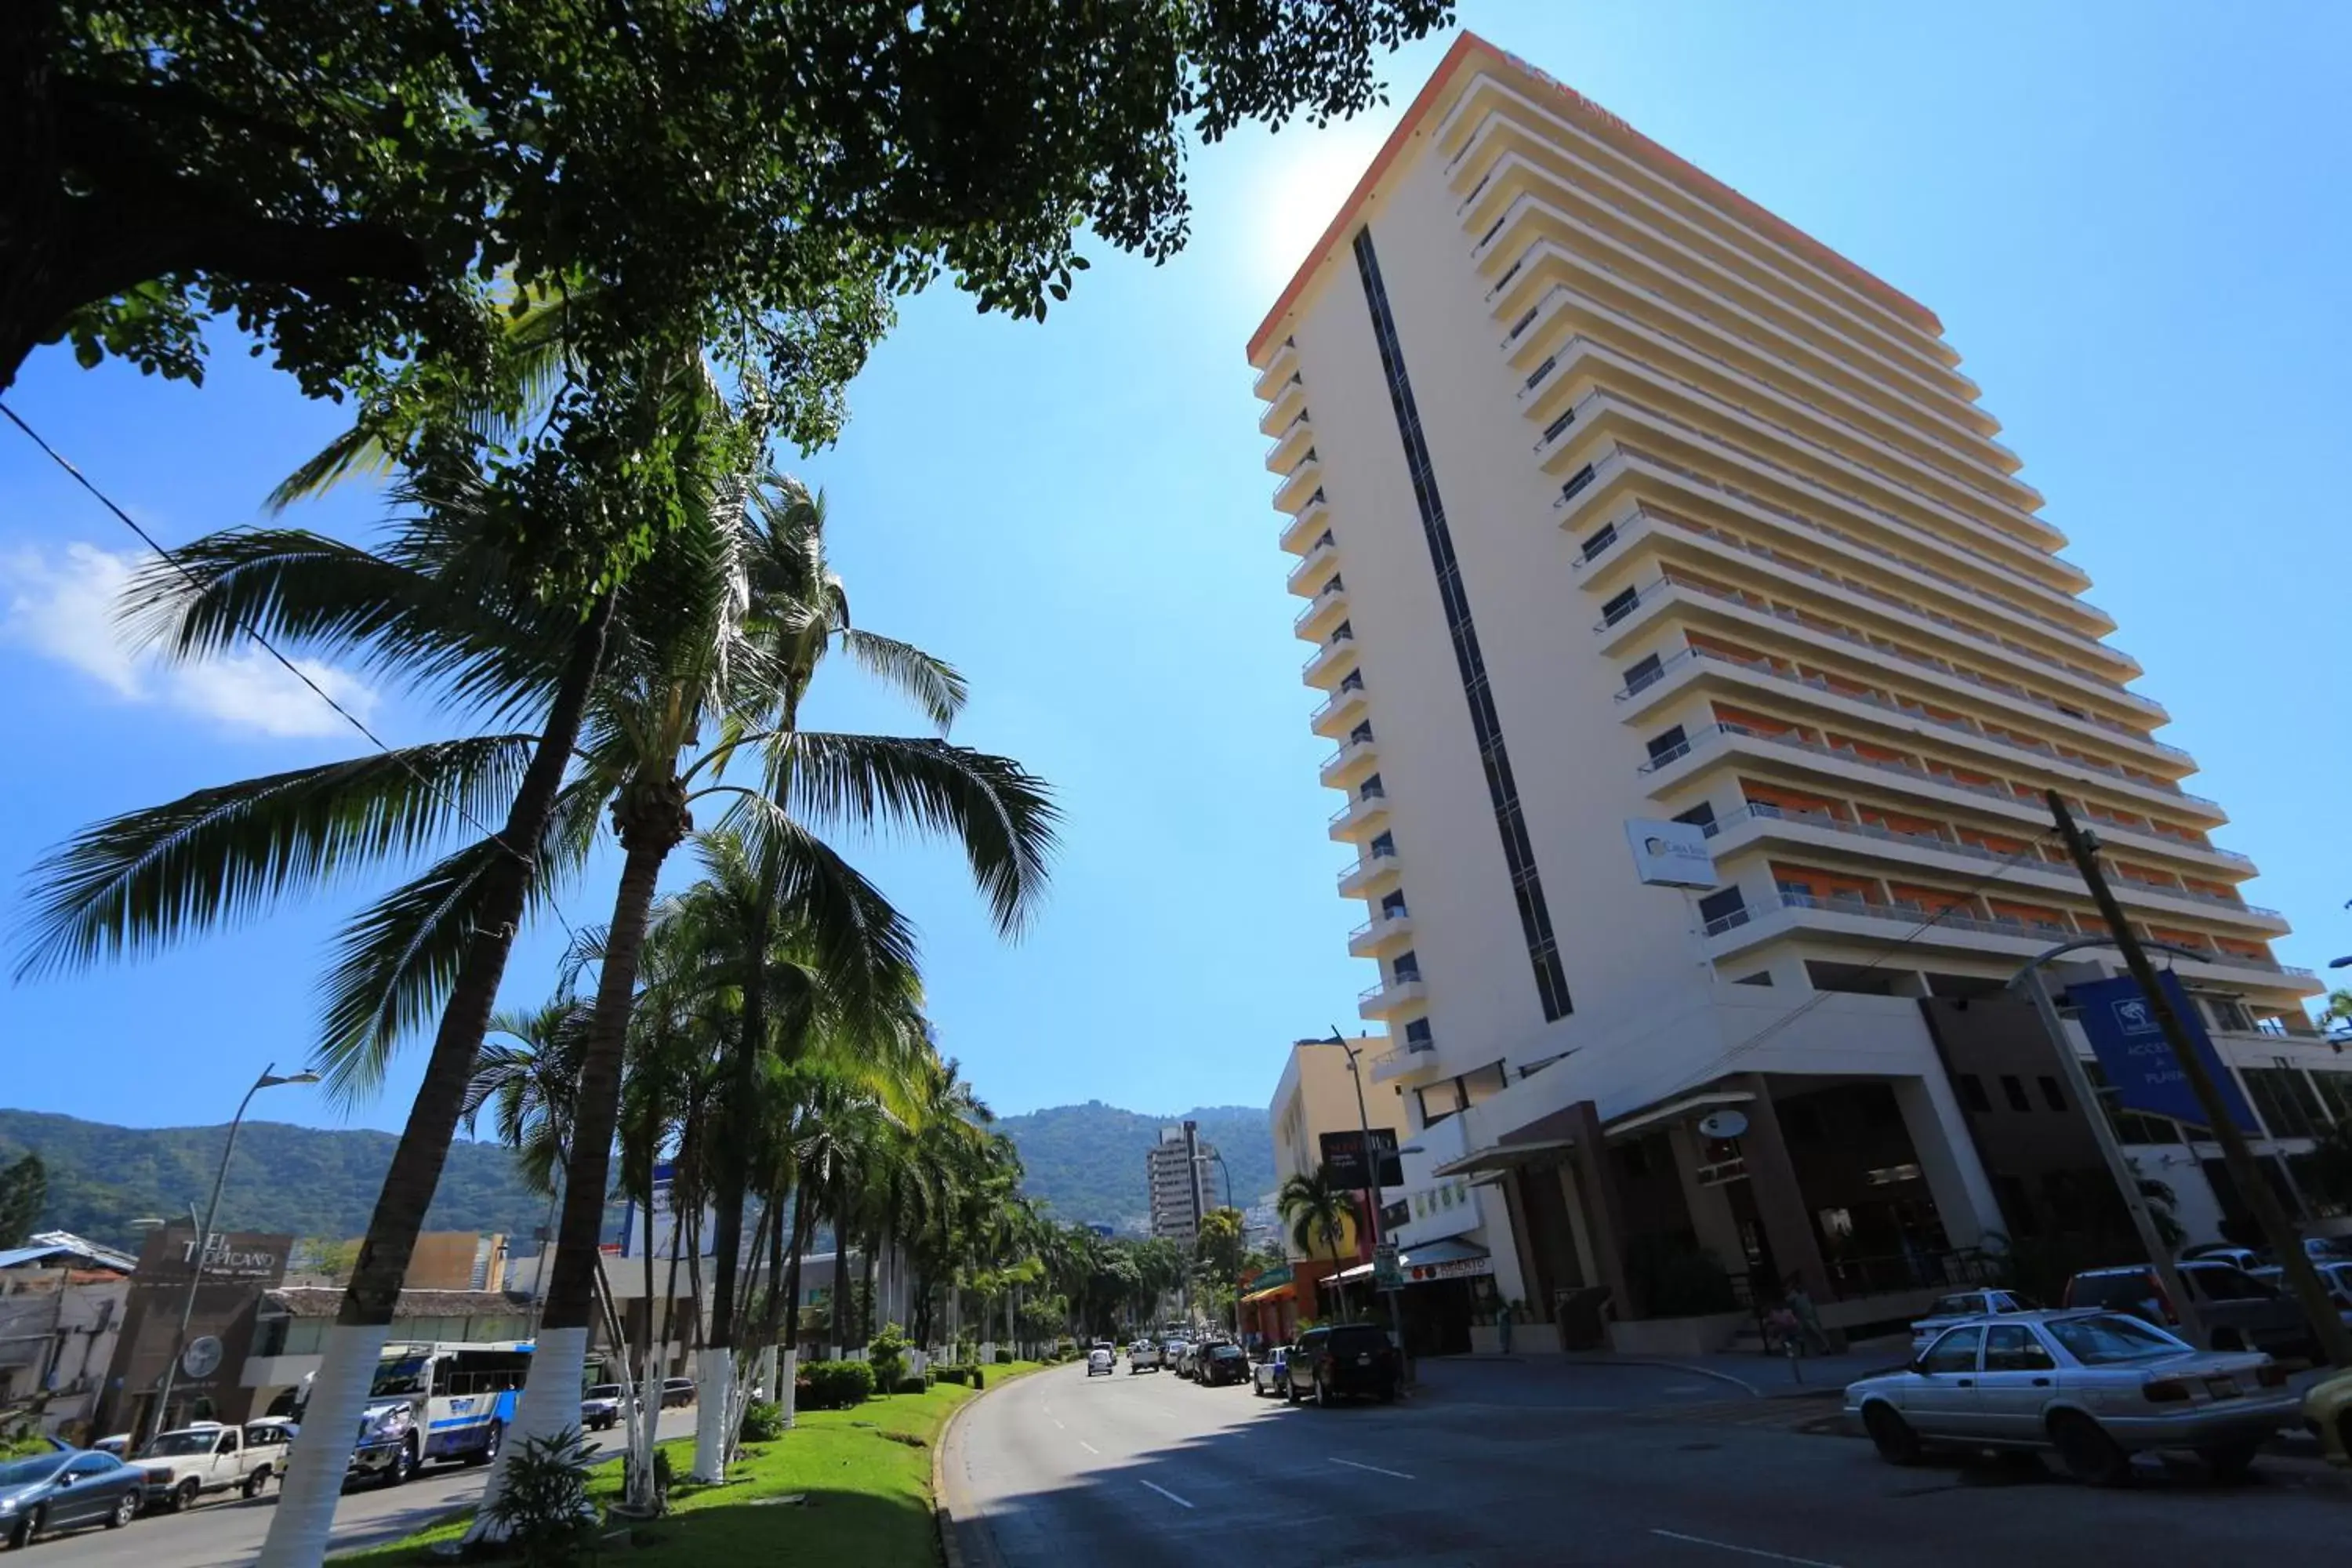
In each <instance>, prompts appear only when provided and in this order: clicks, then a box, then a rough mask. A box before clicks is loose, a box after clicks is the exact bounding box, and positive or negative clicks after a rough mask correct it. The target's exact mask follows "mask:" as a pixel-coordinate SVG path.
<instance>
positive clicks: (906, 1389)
mask: <svg viewBox="0 0 2352 1568" xmlns="http://www.w3.org/2000/svg"><path fill="white" fill-rule="evenodd" d="M930 1386H931V1384H930V1379H929V1378H927V1377H925V1376H924V1375H923V1374H922V1373H919V1372H911V1373H908V1374H907V1375H906V1376H904V1377H902V1378H900V1379H899V1380H898V1382H897V1383H894V1384H891V1385H890V1392H891V1393H893V1394H921V1393H923V1392H924V1391H926V1390H927V1389H929V1387H930Z"/></svg>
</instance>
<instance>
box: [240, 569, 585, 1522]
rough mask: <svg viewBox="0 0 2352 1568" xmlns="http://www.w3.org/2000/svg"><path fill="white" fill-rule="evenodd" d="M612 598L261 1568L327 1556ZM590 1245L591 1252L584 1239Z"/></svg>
mask: <svg viewBox="0 0 2352 1568" xmlns="http://www.w3.org/2000/svg"><path fill="white" fill-rule="evenodd" d="M613 602H614V601H613V595H610V594H606V595H604V597H603V598H601V599H599V600H598V601H597V603H596V605H595V606H594V607H593V609H592V610H591V611H590V612H589V614H588V616H587V618H586V619H584V620H583V622H582V623H581V626H580V630H579V631H578V632H577V633H576V634H575V635H574V636H573V637H572V649H571V652H570V654H569V655H568V656H567V657H566V658H565V660H564V666H563V676H562V681H561V682H560V683H559V685H558V686H557V688H556V692H555V699H554V700H553V701H552V702H551V704H550V705H549V707H548V712H547V721H546V723H545V725H544V726H543V728H542V729H541V732H540V741H539V744H538V745H537V746H536V747H535V748H533V750H532V752H531V758H530V766H529V767H528V768H527V769H525V770H524V773H523V777H522V784H521V786H520V788H518V789H517V790H516V791H515V798H514V803H513V805H510V806H509V808H508V810H507V820H506V825H505V826H504V827H503V828H502V829H501V830H500V832H499V840H500V841H501V842H502V843H504V844H506V845H507V846H509V847H510V848H511V849H512V850H514V851H515V853H514V854H511V855H508V856H501V857H500V858H499V859H498V860H497V861H496V862H495V863H494V864H493V865H492V867H491V868H490V869H489V871H488V873H486V886H485V889H484V897H483V903H482V913H481V920H480V923H478V925H476V926H475V927H474V931H473V934H472V935H471V936H470V937H469V938H468V939H467V943H466V954H465V957H464V959H463V960H461V961H460V963H459V966H458V970H457V980H456V983H455V984H453V985H452V986H451V987H450V991H449V1000H448V1002H447V1004H446V1005H445V1006H444V1007H443V1008H442V1010H441V1026H440V1028H439V1029H438V1030H437V1031H436V1034H435V1036H434V1039H433V1052H432V1054H431V1055H430V1056H429V1057H427V1058H425V1079H424V1081H423V1082H422V1083H421V1084H419V1085H418V1086H417V1090H416V1100H415V1103H414V1104H412V1105H411V1106H410V1107H409V1110H408V1121H407V1123H406V1125H405V1126H404V1127H403V1128H402V1129H401V1134H400V1142H399V1143H398V1145H397V1146H395V1147H394V1150H393V1154H392V1168H391V1169H390V1170H389V1171H387V1172H385V1173H384V1178H383V1190H382V1192H380V1193H379V1194H377V1197H376V1203H375V1212H374V1213H373V1215H370V1216H369V1219H368V1228H367V1235H366V1237H365V1238H364V1239H363V1240H362V1242H361V1243H360V1252H359V1258H358V1261H357V1263H356V1264H355V1265H354V1266H353V1268H352V1279H351V1284H350V1285H349V1286H348V1287H346V1288H345V1289H344V1291H343V1304H342V1309H341V1311H340V1312H339V1313H338V1314H337V1315H336V1318H335V1327H334V1330H333V1331H332V1332H331V1333H330V1334H329V1335H328V1338H327V1346H326V1353H325V1355H324V1356H323V1358H322V1359H321V1362H320V1367H319V1371H318V1373H317V1375H316V1376H315V1377H314V1378H313V1379H312V1380H311V1389H310V1405H309V1408H308V1409H307V1410H305V1412H304V1417H305V1419H304V1421H303V1436H302V1440H301V1441H300V1442H298V1443H297V1444H296V1445H295V1446H294V1455H293V1460H292V1463H291V1464H290V1466H289V1468H288V1470H287V1473H286V1479H285V1483H284V1485H283V1487H282V1489H281V1490H280V1492H279V1495H278V1510H277V1511H276V1512H275V1513H273V1514H272V1515H271V1516H270V1520H269V1535H268V1540H267V1541H265V1542H263V1544H262V1548H261V1555H260V1558H259V1560H258V1562H259V1568H310V1565H312V1564H315V1563H318V1562H319V1561H320V1559H321V1558H323V1557H324V1556H325V1555H326V1552H327V1540H328V1536H329V1535H330V1533H331V1531H332V1529H333V1526H334V1521H335V1503H336V1500H338V1499H339V1498H340V1497H341V1495H342V1489H343V1476H344V1472H345V1470H346V1469H347V1468H349V1466H350V1464H351V1458H352V1449H353V1448H354V1447H356V1446H357V1445H358V1440H359V1424H360V1412H361V1410H362V1407H363V1406H364V1405H366V1403H367V1393H368V1388H369V1386H370V1385H371V1384H373V1382H374V1380H375V1365H376V1361H377V1358H378V1357H379V1356H380V1355H381V1354H382V1352H383V1345H384V1342H385V1340H387V1339H389V1338H390V1337H391V1333H392V1316H393V1309H394V1306H395V1305H397V1304H398V1302H399V1300H400V1285H401V1281H402V1279H404V1278H405V1277H406V1276H407V1273H408V1264H409V1259H410V1258H411V1256H412V1255H413V1254H414V1253H415V1250H416V1237H417V1234H418V1233H419V1232H420V1231H422V1230H423V1229H424V1228H425V1210H426V1209H427V1208H429V1207H430V1206H431V1205H432V1203H433V1193H434V1189H435V1188H436V1187H438V1186H439V1185H440V1184H441V1167H442V1165H443V1164H444V1163H446V1161H447V1159H448V1157H449V1143H450V1141H451V1140H452V1139H453V1138H455V1137H456V1136H457V1119H458V1116H459V1114H460V1112H461V1110H462V1109H463V1107H464V1104H465V1098H466V1088H467V1083H468V1082H469V1081H470V1080H471V1079H472V1078H473V1076H474V1062H475V1058H477V1057H478V1056H479V1055H480V1052H481V1048H482V1037H483V1035H484V1034H486V1033H488V1029H489V1026H490V1013H491V1010H492V1008H493V1007H494V1006H495V1005H497V1002H498V994H499V982H500V981H501V980H503V979H504V978H505V976H506V968H507V955H508V954H509V952H512V951H513V948H514V939H515V932H516V931H518V930H519V929H520V927H521V925H522V920H523V913H524V910H525V908H526V905H527V901H528V900H529V898H530V884H531V879H532V877H533V875H534V874H535V871H536V867H537V862H536V858H535V857H536V855H537V853H538V847H539V844H540V841H541V839H542V838H544V837H546V835H547V824H548V819H549V817H550V816H552V815H553V813H554V809H555V800H556V795H557V793H558V792H559V791H560V790H561V788H562V784H563V774H564V772H565V770H566V769H567V768H569V767H570V766H571V763H572V748H573V747H574V746H575V745H577V744H578V743H579V740H580V723H581V719H582V716H583V714H584V713H585V712H586V710H587V705H588V694H589V691H590V689H592V688H593V686H594V684H595V680H596V671H597V668H598V666H599V665H600V664H602V663H603V661H604V634H605V631H606V628H607V627H609V626H611V624H612V619H613ZM526 857H531V858H526ZM572 1195H574V1194H566V1196H567V1198H569V1197H571V1196H572ZM603 1196H604V1186H603V1184H602V1183H601V1182H599V1184H597V1186H596V1188H595V1190H594V1192H593V1194H592V1201H597V1202H601V1201H602V1199H603ZM590 1249H591V1251H592V1252H593V1241H592V1243H591V1248H590ZM558 1256H559V1260H560V1258H561V1255H560V1254H559V1255H558ZM574 1385H575V1387H576V1385H577V1376H576V1373H575V1376H574ZM574 1414H575V1416H576V1415H577V1412H576V1411H575V1412H574Z"/></svg>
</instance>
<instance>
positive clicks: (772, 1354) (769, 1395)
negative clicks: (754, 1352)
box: [753, 1345, 780, 1399]
mask: <svg viewBox="0 0 2352 1568" xmlns="http://www.w3.org/2000/svg"><path fill="white" fill-rule="evenodd" d="M779 1353H780V1352H778V1351H777V1349H776V1347H775V1346H773V1345H770V1346H769V1347H768V1348H767V1349H766V1350H763V1351H761V1352H760V1374H759V1376H758V1377H757V1378H755V1379H753V1381H754V1382H756V1383H757V1384H759V1385H760V1387H761V1388H762V1389H763V1390H765V1391H766V1392H765V1393H764V1394H762V1395H761V1397H762V1398H766V1399H775V1398H778V1397H780V1396H779V1395H778V1394H777V1393H776V1357H777V1355H778V1354H779Z"/></svg>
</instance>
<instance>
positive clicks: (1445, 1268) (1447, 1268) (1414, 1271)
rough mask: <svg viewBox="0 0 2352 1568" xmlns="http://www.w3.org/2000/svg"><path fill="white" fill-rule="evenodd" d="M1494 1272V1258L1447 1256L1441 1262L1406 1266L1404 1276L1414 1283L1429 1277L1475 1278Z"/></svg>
mask: <svg viewBox="0 0 2352 1568" xmlns="http://www.w3.org/2000/svg"><path fill="white" fill-rule="evenodd" d="M1493 1272H1495V1260H1494V1258H1491V1257H1487V1258H1447V1259H1446V1260H1445V1261H1444V1262H1443V1263H1416V1264H1413V1265H1412V1266H1411V1267H1409V1268H1406V1270H1405V1278H1406V1279H1409V1280H1411V1281H1412V1282H1413V1283H1414V1284H1419V1283H1421V1282H1423V1281H1424V1280H1429V1279H1478V1278H1480V1277H1481V1276H1483V1275H1488V1274H1492V1273H1493Z"/></svg>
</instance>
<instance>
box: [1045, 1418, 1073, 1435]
mask: <svg viewBox="0 0 2352 1568" xmlns="http://www.w3.org/2000/svg"><path fill="white" fill-rule="evenodd" d="M1045 1419H1046V1420H1048V1421H1051V1422H1052V1423H1053V1424H1054V1425H1055V1426H1062V1418H1061V1417H1060V1416H1058V1415H1048V1416H1046V1417H1045ZM1062 1430H1063V1431H1065V1432H1066V1431H1068V1430H1069V1428H1068V1427H1067V1426H1062Z"/></svg>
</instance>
